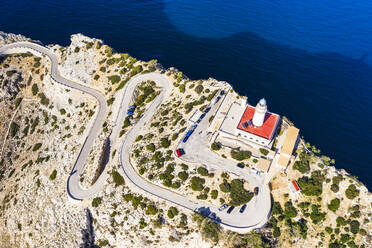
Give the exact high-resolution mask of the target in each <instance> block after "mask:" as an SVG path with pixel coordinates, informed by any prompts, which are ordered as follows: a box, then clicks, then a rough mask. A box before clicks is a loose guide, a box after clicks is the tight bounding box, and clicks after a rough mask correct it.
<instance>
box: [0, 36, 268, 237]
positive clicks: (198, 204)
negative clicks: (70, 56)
mask: <svg viewBox="0 0 372 248" xmlns="http://www.w3.org/2000/svg"><path fill="white" fill-rule="evenodd" d="M24 51H31V52H32V53H34V54H37V55H40V54H44V55H46V56H47V57H48V58H49V59H50V61H51V78H52V79H53V80H54V81H56V82H57V83H60V84H62V85H65V86H67V87H71V88H74V89H77V90H80V91H82V92H84V93H87V94H89V95H91V96H93V97H94V98H95V99H96V100H97V101H98V103H99V110H98V113H97V115H96V119H95V120H94V123H93V125H92V128H91V130H90V131H89V134H88V136H87V138H86V140H85V142H84V144H83V146H82V148H81V151H80V153H79V155H78V158H77V159H76V162H75V164H74V166H73V169H72V171H71V174H70V176H69V178H68V181H67V192H68V194H69V196H70V197H72V198H73V199H76V200H81V199H84V198H89V197H91V196H93V195H94V194H96V193H97V192H98V191H99V190H100V189H101V187H102V186H103V184H104V179H103V177H102V176H100V177H99V179H98V180H97V181H96V183H95V184H94V185H93V186H91V187H90V188H88V189H83V188H82V187H81V185H80V182H79V179H80V177H79V174H80V173H82V172H83V169H84V165H85V162H86V159H87V157H88V155H89V151H90V149H91V147H92V145H93V142H94V139H95V138H97V136H98V134H99V131H100V128H101V127H102V124H103V121H104V119H105V118H106V113H107V103H106V99H105V98H104V96H103V95H102V94H101V93H100V92H99V91H97V90H95V89H92V88H89V87H87V86H84V85H82V84H79V83H75V82H72V81H70V80H68V79H65V78H63V77H62V76H60V74H59V71H58V59H57V57H56V56H55V55H54V54H53V53H52V51H51V50H49V49H47V48H45V47H43V46H40V45H38V44H34V43H30V42H18V43H13V44H10V45H7V46H4V47H1V48H0V54H10V53H16V52H24ZM144 80H153V81H155V82H156V84H157V85H158V86H160V87H162V91H161V93H160V94H159V96H157V97H156V98H155V99H154V100H153V102H152V103H151V104H150V106H149V108H148V110H147V111H146V113H145V114H144V115H143V116H142V118H141V119H140V120H139V121H138V122H137V123H136V124H135V125H134V126H133V128H132V129H131V130H130V131H129V132H128V133H127V134H126V135H125V137H124V140H123V143H122V146H121V149H120V161H121V167H122V169H123V172H124V174H125V177H126V179H127V180H129V181H130V182H132V183H133V184H134V185H136V186H137V187H139V188H140V189H142V190H144V191H146V192H148V193H150V194H152V195H155V196H157V197H159V198H161V199H164V200H166V201H169V202H172V203H174V204H176V205H178V206H180V207H183V208H186V209H189V210H191V211H195V210H197V209H198V211H201V212H203V213H204V214H205V215H207V216H208V217H209V218H211V219H214V220H215V221H217V222H218V223H220V224H222V225H224V226H226V227H227V228H229V229H231V230H234V231H237V232H243V233H244V232H248V231H250V230H252V229H254V228H259V227H261V226H263V225H264V224H265V223H266V222H267V218H268V216H269V213H270V207H271V203H270V194H269V191H267V190H268V187H267V189H266V187H264V186H262V188H261V190H260V194H259V197H257V198H254V199H252V200H251V202H250V204H249V205H248V207H247V209H246V211H245V212H244V213H243V214H240V213H239V209H237V208H236V209H235V210H234V211H233V212H232V213H231V214H227V213H226V210H225V211H222V212H220V211H218V206H213V205H210V204H207V203H205V202H203V201H192V200H189V199H188V198H187V197H185V196H182V195H180V194H177V193H174V192H172V191H169V190H168V189H166V188H163V187H161V186H158V185H155V184H153V183H151V182H149V181H147V180H145V179H144V178H142V177H141V176H140V175H139V174H137V172H136V171H135V169H134V168H133V167H132V164H131V162H130V156H129V155H130V151H131V147H132V145H133V142H134V141H135V138H136V137H137V135H138V133H139V132H141V130H142V129H143V128H144V126H145V124H146V123H147V122H148V121H150V120H151V118H152V116H153V115H154V114H155V113H156V110H157V109H158V107H159V106H160V105H161V103H162V102H163V101H164V99H166V97H167V95H168V94H169V92H170V90H171V88H172V86H171V81H170V79H169V78H168V77H166V76H165V75H162V74H160V73H157V72H153V73H148V74H141V75H137V76H135V77H133V78H132V79H131V80H130V81H129V82H128V83H127V84H126V86H125V87H124V93H123V96H122V102H121V105H120V108H119V113H118V115H117V119H116V122H115V125H114V128H113V131H112V135H111V139H112V140H113V141H114V140H116V139H117V137H118V134H119V132H120V130H121V125H122V123H123V121H124V119H125V117H126V110H127V109H128V107H129V104H130V99H131V97H132V95H133V92H134V89H135V87H136V85H137V84H138V83H140V82H142V81H144ZM205 119H206V120H207V119H208V116H206V118H205ZM196 131H197V130H196ZM203 147H204V146H203ZM203 149H206V148H205V147H204V148H203ZM210 154H214V153H213V152H211V151H208V150H205V157H207V156H209V155H210ZM212 156H213V155H212ZM205 157H200V159H204V160H205ZM220 159H222V158H217V157H213V161H212V163H210V162H211V161H209V160H205V161H200V162H202V163H203V162H204V163H206V166H207V167H208V166H216V165H218V166H219V167H220V168H221V169H226V170H229V171H233V172H235V173H236V171H235V170H236V169H233V168H234V167H233V165H232V164H231V163H233V162H231V161H230V162H229V163H227V164H226V161H225V160H220ZM224 164H226V165H224ZM242 176H243V178H245V179H246V180H249V181H250V184H255V185H260V184H259V182H258V181H254V179H253V177H251V176H248V174H247V175H245V174H242Z"/></svg>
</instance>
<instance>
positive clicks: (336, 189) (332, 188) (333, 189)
mask: <svg viewBox="0 0 372 248" xmlns="http://www.w3.org/2000/svg"><path fill="white" fill-rule="evenodd" d="M331 190H332V191H333V192H334V193H337V192H338V191H339V190H340V188H339V187H338V185H337V184H332V185H331Z"/></svg>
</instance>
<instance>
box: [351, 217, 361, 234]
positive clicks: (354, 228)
mask: <svg viewBox="0 0 372 248" xmlns="http://www.w3.org/2000/svg"><path fill="white" fill-rule="evenodd" d="M359 227H360V224H359V221H357V220H352V221H351V222H350V232H351V233H353V234H357V233H358V232H359Z"/></svg>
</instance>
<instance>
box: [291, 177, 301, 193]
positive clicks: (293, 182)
mask: <svg viewBox="0 0 372 248" xmlns="http://www.w3.org/2000/svg"><path fill="white" fill-rule="evenodd" d="M292 184H293V186H294V187H295V189H296V191H299V190H300V188H299V187H298V185H297V183H296V181H295V180H292Z"/></svg>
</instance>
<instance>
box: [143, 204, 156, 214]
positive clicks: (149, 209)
mask: <svg viewBox="0 0 372 248" xmlns="http://www.w3.org/2000/svg"><path fill="white" fill-rule="evenodd" d="M145 213H146V214H147V215H155V214H157V213H158V209H157V208H156V207H155V206H154V205H147V208H146V212H145Z"/></svg>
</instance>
